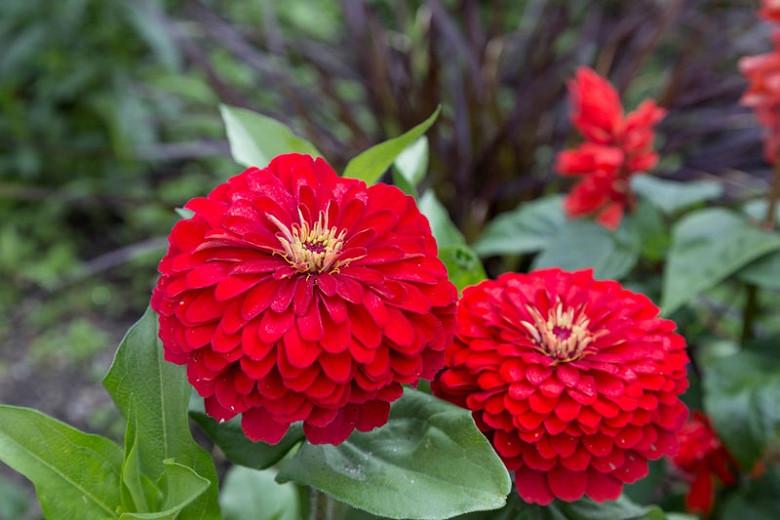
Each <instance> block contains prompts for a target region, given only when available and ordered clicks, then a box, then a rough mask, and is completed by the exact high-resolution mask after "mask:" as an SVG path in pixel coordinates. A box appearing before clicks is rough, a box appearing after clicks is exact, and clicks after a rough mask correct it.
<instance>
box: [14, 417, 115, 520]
mask: <svg viewBox="0 0 780 520" xmlns="http://www.w3.org/2000/svg"><path fill="white" fill-rule="evenodd" d="M0 461H2V462H4V463H5V464H8V465H9V466H10V467H11V468H12V469H14V470H16V471H18V472H19V473H21V474H22V475H24V476H25V477H27V478H28V479H29V480H30V481H32V483H33V484H34V485H35V490H36V492H37V494H38V500H39V501H40V503H41V508H42V509H43V513H44V515H45V516H46V518H48V519H49V520H57V519H63V520H71V519H73V518H79V519H83V520H91V519H99V520H102V519H105V518H117V517H118V515H117V513H116V511H117V508H118V507H119V502H120V499H119V480H120V471H121V465H122V450H120V448H119V446H117V445H116V444H114V443H113V442H111V441H110V440H108V439H106V438H104V437H100V436H98V435H91V434H87V433H84V432H81V431H79V430H76V429H75V428H72V427H70V426H68V425H67V424H65V423H62V422H60V421H58V420H56V419H53V418H51V417H48V416H46V415H44V414H42V413H40V412H38V411H37V410H30V409H28V408H19V407H15V406H6V405H0Z"/></svg>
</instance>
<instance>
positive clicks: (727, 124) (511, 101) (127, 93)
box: [0, 0, 770, 518]
mask: <svg viewBox="0 0 780 520" xmlns="http://www.w3.org/2000/svg"><path fill="white" fill-rule="evenodd" d="M757 4H758V2H757V1H755V2H752V1H748V0H739V1H736V0H735V1H725V0H634V1H631V2H626V1H620V0H590V1H586V0H581V1H577V2H573V1H563V0H492V1H478V0H427V1H421V0H399V1H396V0H342V1H339V0H284V1H281V0H280V1H274V0H241V1H227V0H223V1H219V0H2V1H0V402H4V403H11V404H18V405H26V406H33V407H36V408H39V409H41V410H43V411H45V412H47V413H50V414H53V415H54V416H56V417H58V418H60V419H63V420H66V421H68V422H70V423H72V424H74V425H76V426H79V427H81V428H85V429H88V430H92V431H103V432H109V433H111V432H112V431H113V433H117V434H118V433H119V432H117V431H115V430H116V429H117V425H118V424H119V423H118V421H117V417H116V415H115V414H116V412H115V411H114V410H113V409H112V407H111V405H110V404H109V401H108V398H107V396H106V395H105V393H104V392H103V390H102V388H101V387H100V384H99V381H100V379H101V378H102V376H103V373H104V371H105V369H106V367H107V366H108V364H109V362H110V359H111V356H112V353H113V349H114V347H115V345H116V343H117V342H118V340H119V339H120V337H121V335H122V333H123V332H124V330H125V329H126V328H127V326H128V325H129V324H130V323H132V322H133V321H134V320H135V319H136V318H137V317H138V316H139V315H140V314H141V313H142V311H143V309H144V307H145V306H146V304H147V301H148V297H149V292H150V288H151V286H152V284H153V282H154V276H155V266H156V262H157V260H158V259H159V258H160V257H161V256H162V254H163V252H164V248H165V245H166V239H165V236H166V234H167V232H168V230H169V229H170V227H171V225H172V224H173V223H174V222H175V221H176V219H177V218H178V217H177V215H176V213H175V212H174V208H176V207H178V206H181V205H182V204H183V203H184V202H185V201H186V200H187V199H189V198H190V197H193V196H196V195H200V194H203V193H205V192H207V191H208V190H209V189H210V188H211V187H213V186H214V185H215V184H216V183H218V182H220V181H222V180H224V179H226V178H227V177H229V176H230V175H232V174H234V173H237V172H238V171H239V169H238V167H237V166H236V165H235V164H234V163H232V161H231V160H230V158H229V153H228V146H227V142H226V139H225V133H224V130H223V127H222V123H221V120H220V117H219V111H218V105H219V103H227V104H231V105H236V106H241V107H246V108H250V109H252V110H256V111H259V112H262V113H265V114H267V115H270V116H272V117H274V118H277V119H279V120H280V121H283V122H285V123H286V124H288V125H289V126H291V127H292V128H293V129H294V130H295V131H296V132H297V133H299V134H301V135H303V136H305V137H307V138H308V139H309V140H311V141H312V142H314V143H316V145H317V147H318V148H319V149H320V150H321V151H322V152H323V153H324V154H325V155H326V156H327V157H328V158H329V160H330V161H331V163H332V164H333V165H334V166H335V167H337V168H341V167H343V166H344V164H345V163H346V161H347V159H348V158H350V157H351V156H353V155H355V154H356V153H357V152H359V151H360V150H362V149H364V148H366V147H368V146H369V145H371V144H373V143H376V142H378V141H380V140H383V139H385V138H388V137H392V136H394V135H396V134H398V133H400V132H401V131H403V130H405V129H408V128H410V127H411V126H413V125H414V124H416V123H417V122H419V121H421V120H422V119H424V118H425V117H426V116H428V115H429V114H430V113H431V112H432V111H433V110H434V108H435V107H436V105H437V104H439V103H441V104H442V105H443V113H442V116H441V117H440V119H439V121H438V123H437V124H436V125H435V126H434V128H433V129H432V131H431V132H429V134H428V135H429V138H430V140H431V173H430V175H429V178H428V179H427V181H426V183H427V185H428V186H431V187H433V189H434V190H435V191H436V193H437V194H438V196H439V198H440V199H441V200H442V201H443V202H444V203H445V205H446V206H447V208H448V209H449V211H450V214H451V216H452V217H453V219H454V220H455V222H456V223H457V224H458V225H459V226H460V228H461V229H462V230H463V232H464V234H465V235H466V237H467V238H469V239H473V238H475V237H476V236H477V235H478V234H479V232H480V230H481V229H482V228H483V226H484V224H485V223H486V222H487V221H488V220H489V219H490V218H492V217H493V216H495V215H496V214H497V213H500V212H502V211H505V210H508V209H511V208H514V207H515V206H517V204H518V203H520V202H521V201H523V200H529V199H532V198H535V197H537V196H539V195H541V194H543V193H545V192H552V191H557V190H559V189H560V188H561V186H560V185H559V184H558V180H557V179H556V177H555V175H554V172H553V168H552V165H553V161H554V158H555V154H556V153H557V151H559V150H561V149H562V148H564V147H566V146H567V145H568V144H572V143H574V142H576V137H575V136H574V134H573V133H572V131H571V126H570V124H569V120H568V115H569V113H568V103H567V95H566V81H567V79H568V78H569V77H570V76H571V75H572V73H573V71H574V70H575V68H576V67H577V66H578V65H581V64H587V65H590V66H592V67H594V68H596V69H597V70H598V71H599V72H601V73H603V74H606V75H608V76H609V77H610V79H611V80H613V82H614V83H615V84H616V86H617V87H618V88H619V89H620V90H621V92H622V93H623V95H624V99H625V100H626V104H627V106H628V107H629V108H633V106H635V105H636V104H637V103H638V101H639V100H640V99H642V98H644V97H648V96H649V97H654V98H656V99H657V100H658V101H659V102H660V103H661V104H662V105H664V106H665V107H666V108H667V109H668V110H669V112H670V113H669V116H668V117H667V119H666V120H665V121H664V122H663V124H662V125H661V127H660V136H659V140H658V144H659V147H660V149H661V150H662V156H663V161H662V163H661V165H660V166H659V168H658V170H657V171H656V173H657V174H659V175H662V176H664V177H668V178H670V179H676V180H689V179H695V178H696V179H698V178H715V179H718V180H719V181H721V182H722V183H723V184H724V186H725V188H726V191H725V193H726V195H725V196H726V197H739V198H741V197H743V196H745V195H746V194H751V193H760V192H763V191H764V190H765V186H766V179H767V177H768V174H769V172H768V169H767V167H766V166H765V165H764V163H763V161H762V158H761V134H760V130H759V129H758V127H757V125H756V123H755V121H754V119H753V116H752V114H751V113H750V112H749V111H747V110H746V109H743V108H741V107H739V106H738V104H737V102H738V99H739V96H740V94H741V92H742V90H743V89H744V87H745V84H744V82H743V80H742V78H741V77H740V75H739V73H738V72H737V68H736V62H737V59H738V58H739V57H740V56H742V55H746V54H756V53H760V52H765V51H767V50H768V49H769V48H770V40H769V28H768V27H767V26H765V25H764V24H762V23H761V22H759V21H758V20H757V18H756V16H755V9H756V7H757ZM488 268H490V264H488ZM3 475H6V476H5V477H4V476H3ZM9 475H10V473H8V472H6V473H2V474H0V518H19V517H20V516H17V515H19V513H18V511H21V510H22V506H20V505H19V503H21V501H23V500H24V498H23V497H22V498H20V495H19V493H18V492H17V491H16V486H17V484H16V483H15V482H16V481H17V480H16V478H15V477H14V478H11V477H9ZM14 504H16V505H14ZM14 507H15V508H16V509H13V508H14ZM30 515H32V516H34V515H35V513H34V512H33V513H28V516H30Z"/></svg>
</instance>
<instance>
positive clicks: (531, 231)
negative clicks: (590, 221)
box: [474, 195, 566, 256]
mask: <svg viewBox="0 0 780 520" xmlns="http://www.w3.org/2000/svg"><path fill="white" fill-rule="evenodd" d="M565 225H566V215H565V214H564V211H563V197H561V196H560V195H553V196H550V197H544V198H542V199H539V200H535V201H532V202H526V203H524V204H521V205H520V206H518V207H517V208H516V209H514V210H513V211H509V212H507V213H502V214H501V215H498V216H497V217H496V218H495V219H493V220H492V221H491V222H490V224H488V226H487V227H486V228H485V231H483V232H482V235H481V236H480V237H479V240H477V242H476V243H475V244H474V250H475V251H476V252H477V253H479V254H480V256H490V255H507V254H523V253H531V252H534V251H540V250H542V249H544V248H545V247H547V245H549V244H550V242H551V241H553V240H554V239H555V236H556V235H557V234H558V232H559V231H560V230H561V228H563V227H564V226H565Z"/></svg>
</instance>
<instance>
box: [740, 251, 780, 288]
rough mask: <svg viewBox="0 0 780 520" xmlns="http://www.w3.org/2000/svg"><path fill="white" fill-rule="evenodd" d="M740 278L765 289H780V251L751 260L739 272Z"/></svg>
mask: <svg viewBox="0 0 780 520" xmlns="http://www.w3.org/2000/svg"><path fill="white" fill-rule="evenodd" d="M739 279H740V280H742V281H744V282H748V283H752V284H755V285H757V286H759V287H762V288H764V289H774V290H780V252H774V253H770V254H768V255H766V256H762V257H761V258H759V259H758V260H756V261H754V262H751V263H750V264H748V265H747V266H745V268H744V269H742V270H741V271H740V272H739Z"/></svg>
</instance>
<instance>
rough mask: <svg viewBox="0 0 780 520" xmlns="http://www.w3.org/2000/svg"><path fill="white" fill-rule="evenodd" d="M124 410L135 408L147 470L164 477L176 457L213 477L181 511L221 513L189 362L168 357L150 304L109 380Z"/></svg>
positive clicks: (185, 514)
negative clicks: (195, 426) (198, 426)
mask: <svg viewBox="0 0 780 520" xmlns="http://www.w3.org/2000/svg"><path fill="white" fill-rule="evenodd" d="M103 386H105V388H106V390H108V393H109V394H111V397H112V398H113V400H114V402H115V403H116V405H117V407H118V408H119V410H120V411H121V412H122V413H123V414H124V415H125V417H127V418H129V417H130V411H131V407H132V408H133V409H134V410H135V412H134V415H135V417H136V420H135V422H136V431H135V435H137V437H138V457H139V458H140V469H141V472H142V473H143V474H144V475H146V476H147V477H149V478H150V479H152V480H153V481H155V480H158V479H159V478H160V477H161V476H162V475H163V474H164V473H165V472H166V471H167V469H168V467H167V466H166V465H165V464H164V463H163V461H164V460H167V459H175V461H176V462H177V463H179V464H182V465H184V466H187V467H189V468H192V469H193V470H194V471H195V472H196V473H197V474H198V475H200V476H202V477H205V478H207V479H208V480H209V481H210V482H211V487H210V489H209V490H208V491H207V492H206V493H204V494H203V495H202V496H200V497H199V498H198V499H197V500H196V501H195V502H194V503H192V504H191V505H189V506H188V507H187V508H186V509H184V510H183V511H182V512H181V514H180V515H179V516H178V518H179V519H180V520H189V519H208V520H211V519H213V518H219V505H218V503H217V494H218V488H217V485H218V483H217V472H216V469H215V468H214V462H213V461H212V459H211V457H210V456H209V454H208V453H206V452H205V451H204V450H203V448H201V447H200V446H198V444H197V443H196V442H195V441H194V440H193V438H192V434H191V433H190V428H189V419H188V413H187V408H188V405H189V399H190V392H191V390H190V386H189V384H188V383H187V376H186V372H185V368H184V367H182V366H177V365H174V364H172V363H168V362H166V361H164V360H163V352H162V347H161V345H160V343H159V341H158V339H157V316H156V315H155V314H154V312H152V311H151V310H149V309H147V311H146V313H145V314H144V315H143V317H142V318H141V319H140V320H139V321H138V322H137V323H136V324H135V325H133V326H132V327H131V328H130V330H129V331H128V332H127V335H126V336H125V337H124V339H123V340H122V342H121V343H120V344H119V348H118V349H117V352H116V356H115V358H114V362H113V364H112V365H111V368H110V369H109V371H108V374H106V377H105V379H104V380H103Z"/></svg>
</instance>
